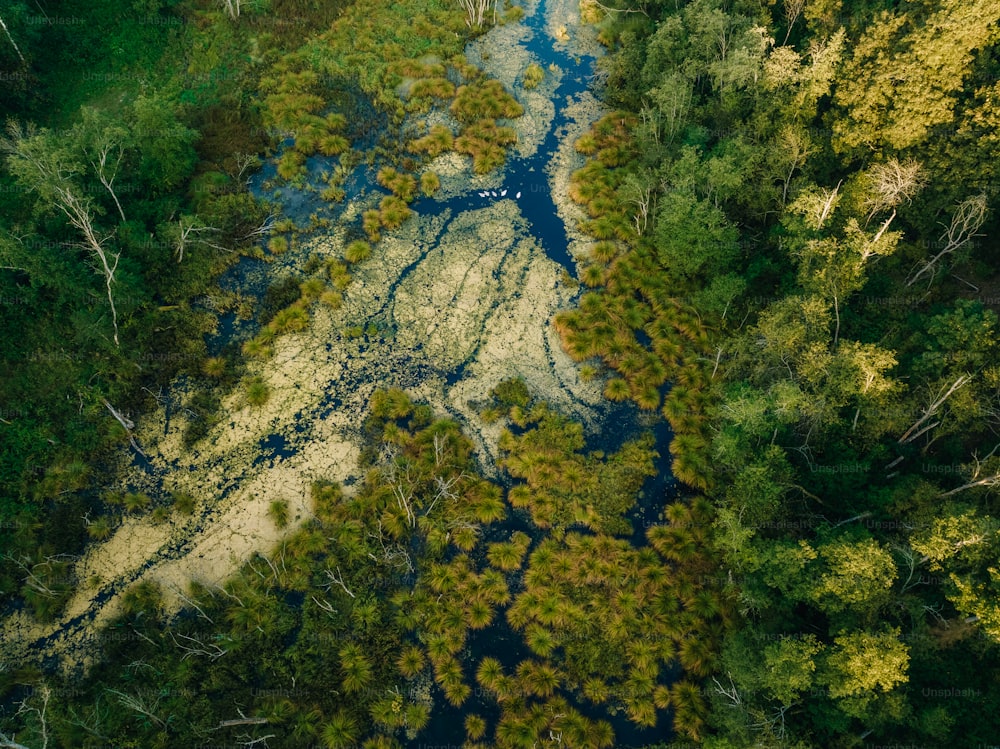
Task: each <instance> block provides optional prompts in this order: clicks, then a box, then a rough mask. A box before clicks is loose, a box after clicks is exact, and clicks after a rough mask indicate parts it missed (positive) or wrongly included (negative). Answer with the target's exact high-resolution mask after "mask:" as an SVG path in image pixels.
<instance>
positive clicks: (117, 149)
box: [91, 140, 125, 223]
mask: <svg viewBox="0 0 1000 749" xmlns="http://www.w3.org/2000/svg"><path fill="white" fill-rule="evenodd" d="M124 155H125V149H124V148H122V146H121V144H120V143H112V142H111V141H110V140H106V141H105V142H103V143H101V144H100V145H99V146H98V148H97V155H96V157H95V159H94V161H92V162H91V166H93V167H94V171H95V172H97V178H98V179H99V180H101V184H102V185H104V187H105V189H107V191H108V192H109V193H111V197H112V198H114V201H115V205H116V206H117V207H118V215H119V216H121V217H122V223H125V211H123V210H122V204H121V203H120V202H119V201H118V196H117V195H116V194H115V188H114V182H115V177H117V176H118V167H119V166H120V165H121V163H122V157H123V156H124ZM112 161H113V162H114V163H113V164H112Z"/></svg>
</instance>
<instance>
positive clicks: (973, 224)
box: [906, 193, 987, 286]
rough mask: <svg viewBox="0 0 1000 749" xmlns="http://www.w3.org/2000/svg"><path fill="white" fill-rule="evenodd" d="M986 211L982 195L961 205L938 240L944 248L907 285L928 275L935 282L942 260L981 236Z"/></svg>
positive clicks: (925, 263) (966, 200) (984, 197)
mask: <svg viewBox="0 0 1000 749" xmlns="http://www.w3.org/2000/svg"><path fill="white" fill-rule="evenodd" d="M986 210H987V209H986V195H984V194H982V193H980V194H979V195H976V196H974V197H971V198H967V199H965V200H963V201H962V202H961V203H959V204H958V207H957V208H956V209H955V213H954V214H953V215H952V217H951V223H950V224H949V225H948V226H947V228H945V230H944V234H942V235H941V237H940V239H939V240H938V241H939V242H941V243H943V244H944V247H943V248H942V250H941V251H940V252H939V253H938V254H937V255H935V256H934V257H932V258H931V259H930V260H925V261H924V264H923V266H921V268H920V270H918V271H917V272H916V273H915V274H914V275H913V276H912V277H911V278H910V280H909V281H907V282H906V285H907V286H912V285H913V284H915V283H916V282H917V281H918V280H919V279H920V277H921V276H923V275H924V274H926V273H930V274H931V278H930V280H931V281H933V280H934V276H935V275H937V268H936V267H935V266H936V265H937V263H938V261H939V260H940V259H941V258H943V257H944V256H945V255H950V254H951V253H953V252H955V250H957V249H959V248H960V247H962V246H963V245H965V244H966V243H967V242H968V241H969V240H970V239H972V238H973V237H977V236H980V235H978V234H977V233H976V232H977V231H979V227H981V226H982V225H983V222H984V221H986Z"/></svg>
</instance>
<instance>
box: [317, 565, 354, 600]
mask: <svg viewBox="0 0 1000 749" xmlns="http://www.w3.org/2000/svg"><path fill="white" fill-rule="evenodd" d="M326 576H327V577H328V578H329V579H330V582H328V583H327V584H326V585H325V586H324V587H325V588H326V589H327V590H329V589H330V588H331V587H333V586H334V585H339V586H340V587H341V588H343V589H344V592H345V593H347V595H349V596H350V597H351V598H354V594H353V593H352V592H351V589H350V588H348V587H347V583H345V582H344V573H343V572H341V571H340V566H339V565H338V566H337V574H336V575H334V574H333V571H332V570H329V569H328V570H326Z"/></svg>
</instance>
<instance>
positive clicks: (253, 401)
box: [246, 377, 271, 407]
mask: <svg viewBox="0 0 1000 749" xmlns="http://www.w3.org/2000/svg"><path fill="white" fill-rule="evenodd" d="M246 397H247V403H249V404H250V405H251V406H254V407H258V406H263V405H264V404H265V403H267V401H268V399H269V398H270V397H271V388H269V387H268V386H267V383H266V382H264V379H263V378H262V377H251V378H250V379H249V380H247V382H246Z"/></svg>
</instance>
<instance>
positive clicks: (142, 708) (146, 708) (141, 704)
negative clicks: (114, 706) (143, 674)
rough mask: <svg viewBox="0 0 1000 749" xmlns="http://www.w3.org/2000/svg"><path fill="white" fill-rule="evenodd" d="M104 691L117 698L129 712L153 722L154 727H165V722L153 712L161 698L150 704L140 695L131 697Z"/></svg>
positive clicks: (117, 692)
mask: <svg viewBox="0 0 1000 749" xmlns="http://www.w3.org/2000/svg"><path fill="white" fill-rule="evenodd" d="M106 691H107V692H109V693H110V694H113V695H115V697H117V698H118V702H120V703H121V704H122V706H123V707H127V708H128V709H129V710H133V711H135V712H137V713H139V714H140V715H144V716H145V717H147V718H149V719H150V720H151V721H153V722H154V723H155V724H156V725H158V726H159V727H160V728H166V727H167V723H166V721H164V720H163V719H162V718H161V717H160V716H158V715H157V714H156V712H155V711H156V709H157V708H158V707H159V705H160V699H161V697H160V696H159V695H158V696H157V697H156V699H155V700H154V701H153V702H152V703H150V702H149V701H148V700H147V699H146V698H145V697H143V696H142V695H141V694H135V695H132V694H127V693H125V692H119V691H118V690H116V689H108V690H106Z"/></svg>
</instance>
